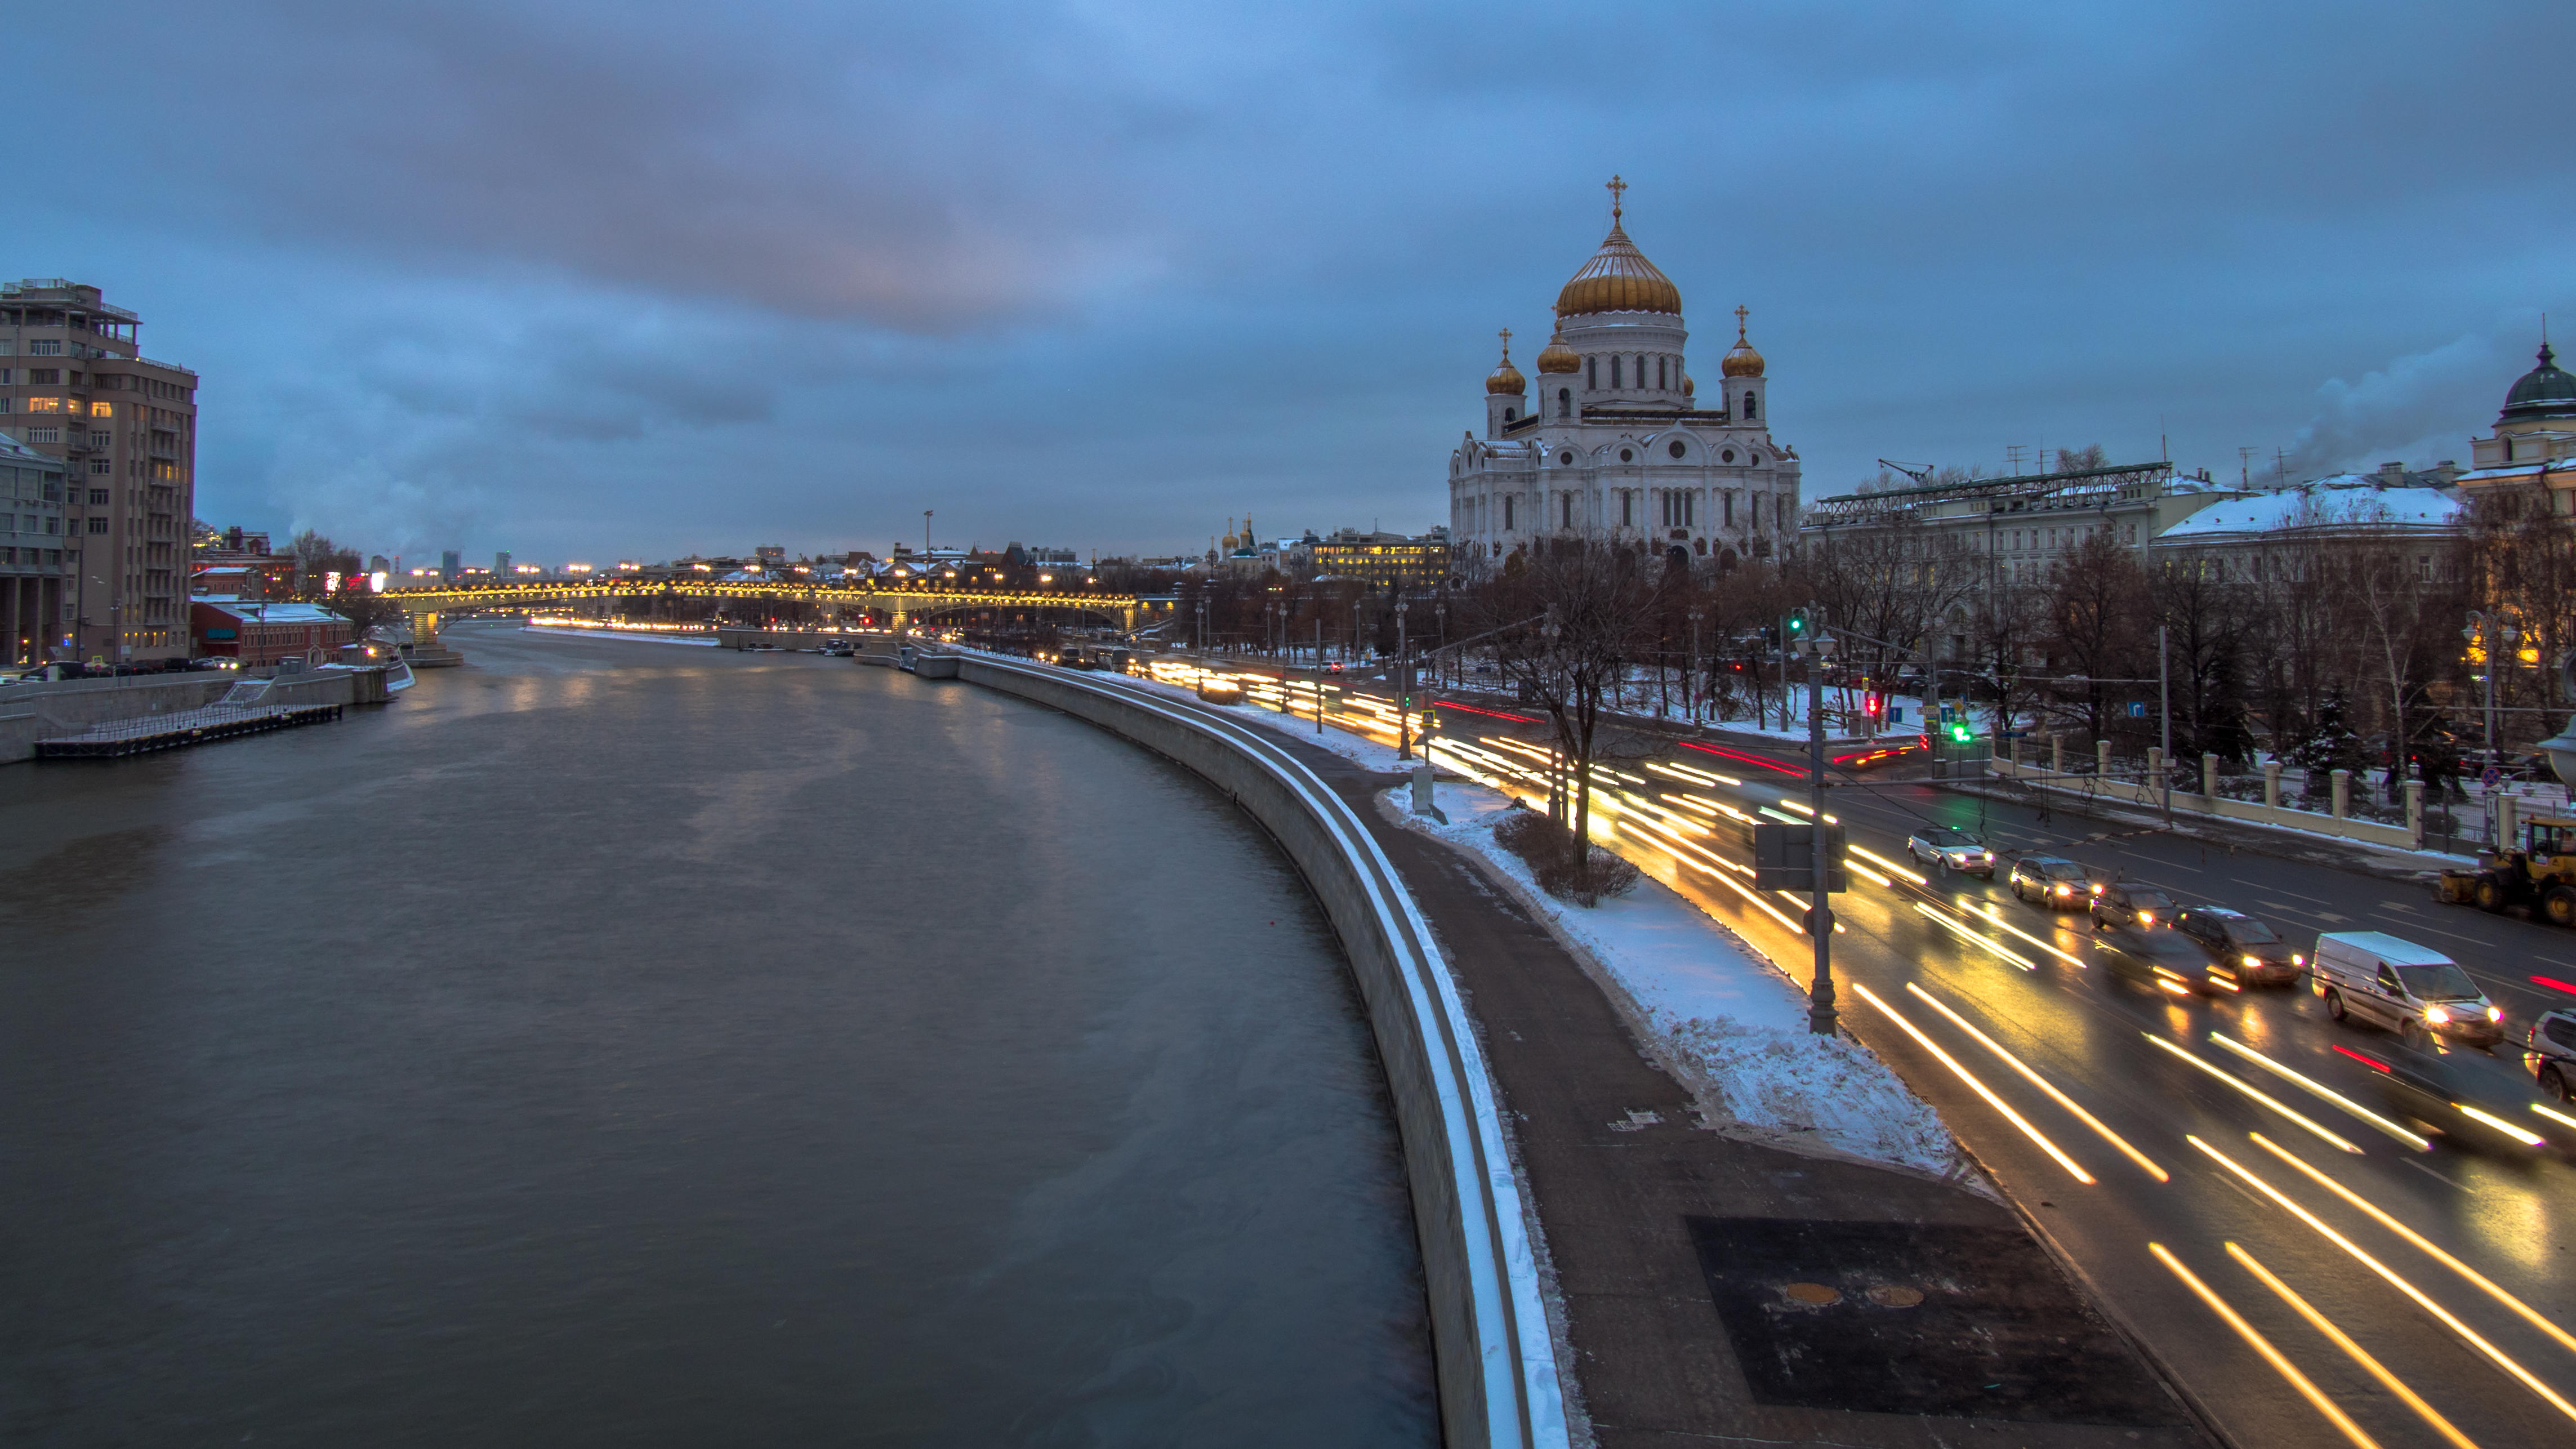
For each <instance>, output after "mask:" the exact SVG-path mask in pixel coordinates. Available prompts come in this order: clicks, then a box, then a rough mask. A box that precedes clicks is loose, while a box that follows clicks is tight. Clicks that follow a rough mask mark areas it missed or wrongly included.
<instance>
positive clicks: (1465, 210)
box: [0, 0, 2576, 563]
mask: <svg viewBox="0 0 2576 1449" xmlns="http://www.w3.org/2000/svg"><path fill="white" fill-rule="evenodd" d="M61 16H62V12H61V10H60V8H59V7H58V6H57V7H45V8H42V9H40V8H38V7H37V6H35V5H33V4H29V3H26V0H0V17H7V18H9V19H12V20H14V21H15V22H16V23H12V24H10V25H8V26H7V27H6V30H5V32H0V33H6V34H8V35H9V36H10V42H9V44H10V48H11V50H12V51H13V53H14V54H13V64H12V66H11V73H12V87H13V94H14V95H15V97H16V101H17V104H16V107H15V109H16V110H17V113H18V114H19V115H20V116H21V117H22V119H23V118H31V117H38V116H51V117H54V118H55V119H56V121H57V122H60V123H61V124H59V125H56V126H52V127H32V126H28V125H22V126H21V128H20V129H19V132H18V134H19V136H20V138H21V142H20V144H21V145H22V146H24V145H27V144H29V141H28V138H30V137H32V136H35V135H38V134H43V133H45V132H46V131H48V130H50V133H51V134H52V135H54V137H55V138H56V140H55V145H56V146H57V147H58V148H59V149H58V150H57V151H56V152H55V157H54V159H55V161H57V162H59V163H60V164H59V165H48V166H46V167H43V168H41V173H42V174H43V176H44V178H45V179H44V180H43V181H42V183H41V184H37V183H36V182H35V180H34V179H33V178H35V177H36V176H37V175H38V174H39V171H38V170H26V169H22V172H21V177H22V180H21V183H20V185H19V186H18V187H17V188H16V189H15V190H14V192H13V193H12V194H11V196H10V198H9V200H8V202H7V214H8V218H9V219H8V223H7V225H6V226H5V227H4V228H0V238H5V243H0V272H5V273H6V274H7V275H9V276H13V277H14V276H29V277H56V276H59V277H69V278H73V279H75V280H79V281H86V282H91V283H95V284H97V285H99V286H101V287H103V288H105V289H106V292H107V297H108V300H109V301H110V302H112V303H115V304H117V305H120V306H123V307H126V308H129V309H131V310H133V311H135V312H138V313H140V314H141V315H142V317H143V319H144V326H143V332H142V341H143V351H144V352H145V354H146V355H148V356H151V357H154V358H160V359H166V360H169V361H173V362H177V363H180V364H182V365H185V366H187V367H191V368H194V369H196V370H197V371H198V372H199V373H200V374H201V375H202V384H201V387H200V390H199V394H198V402H199V411H200V425H199V432H200V441H199V451H198V475H197V476H198V483H197V512H198V515H199V516H200V517H201V518H203V519H205V520H206V521H207V522H209V523H213V524H215V525H217V526H223V525H226V524H233V523H239V524H242V525H244V526H247V527H250V528H254V529H258V528H265V529H267V530H269V531H271V532H272V533H274V534H277V535H279V536H281V537H282V536H283V535H284V534H285V533H287V532H290V531H293V530H297V529H302V528H307V527H310V528H316V529H320V530H321V531H323V532H325V533H327V534H330V535H331V536H333V537H334V538H336V539H338V540H339V541H341V542H342V543H344V544H348V545H353V546H356V547H359V548H361V549H364V550H367V551H370V552H382V553H387V554H399V555H404V556H406V557H407V558H409V559H423V558H427V557H428V556H430V555H433V554H434V553H435V552H436V551H438V550H440V549H444V548H457V549H461V550H463V551H464V552H465V553H466V554H467V556H468V557H469V558H475V559H478V560H479V559H480V558H481V557H482V556H484V555H488V554H490V553H492V552H493V551H495V550H502V549H507V550H510V551H512V552H513V554H514V555H515V557H516V558H517V559H518V560H520V561H523V562H525V561H538V562H559V561H571V560H582V561H589V562H600V563H605V562H611V561H614V560H616V559H619V558H642V559H663V558H670V557H675V556H678V555H681V554H684V553H688V552H692V551H696V552H703V553H710V554H719V553H740V552H745V551H748V550H749V549H750V548H752V547H753V546H754V545H756V544H764V543H772V544H783V545H785V546H787V547H788V548H789V549H791V550H793V551H796V552H822V551H827V550H828V551H839V550H843V549H850V548H867V549H872V550H875V551H878V552H883V551H885V550H886V549H887V548H889V547H890V546H891V545H892V544H894V543H895V542H897V541H910V542H913V543H918V542H920V541H921V539H922V537H923V528H924V519H923V513H924V511H925V510H928V511H930V512H931V513H932V514H933V517H932V518H931V519H930V520H929V527H930V531H931V536H932V538H933V539H934V540H935V541H936V542H937V543H939V544H940V545H943V546H947V545H963V544H976V545H981V546H985V547H999V546H1001V545H1003V544H1005V543H1008V542H1013V541H1018V542H1025V543H1030V544H1046V545H1055V546H1061V547H1070V548H1075V549H1078V550H1081V551H1082V552H1084V553H1085V554H1090V553H1093V552H1095V551H1096V552H1101V553H1119V554H1155V553H1166V552H1178V551H1184V550H1187V551H1196V550H1198V549H1201V548H1204V547H1205V546H1206V543H1207V540H1208V539H1209V538H1210V536H1212V535H1215V534H1218V533H1221V532H1224V531H1225V530H1226V528H1227V526H1228V524H1229V522H1230V521H1232V520H1237V519H1240V518H1241V517H1243V516H1244V515H1246V514H1250V515H1251V516H1252V517H1253V518H1254V519H1255V520H1257V525H1258V528H1259V531H1260V532H1261V534H1262V535H1263V536H1265V537H1268V536H1276V535H1282V534H1294V533H1297V532H1302V531H1303V530H1305V529H1309V528H1312V529H1315V530H1318V531H1324V530H1329V529H1332V528H1336V527H1342V526H1356V527H1361V528H1367V527H1372V526H1380V527H1385V528H1390V529H1403V530H1405V531H1408V532H1410V531H1418V530H1420V529H1423V528H1426V527H1428V526H1430V525H1432V524H1434V523H1439V522H1444V521H1445V520H1446V516H1447V500H1446V479H1447V465H1448V454H1449V452H1450V450H1452V449H1453V448H1455V447H1456V446H1457V444H1458V442H1459V441H1460V438H1461V436H1462V434H1463V433H1464V432H1465V431H1466V430H1467V429H1470V428H1477V429H1481V427H1482V425H1483V417H1484V396H1483V379H1484V377H1485V375H1486V374H1487V373H1488V372H1489V371H1490V370H1491V369H1492V366H1493V363H1494V361H1495V349H1496V339H1495V332H1496V330H1497V329H1499V328H1503V327H1509V328H1511V329H1512V331H1513V333H1514V336H1515V346H1514V355H1515V357H1516V358H1518V359H1520V360H1521V361H1522V363H1523V364H1524V370H1526V367H1527V363H1528V360H1529V359H1530V358H1531V357H1533V356H1534V355H1535V354H1536V352H1537V349H1538V348H1539V346H1541V345H1543V344H1544V340H1545V336H1546V332H1547V327H1548V321H1549V308H1550V305H1551V304H1552V303H1553V301H1554V300H1555V295H1556V290H1557V288H1558V287H1559V286H1561V285H1562V284H1563V282H1564V281H1565V279H1566V278H1567V277H1568V276H1570V275H1571V274H1572V273H1573V271H1574V270H1575V269H1576V268H1577V267H1579V266H1580V265H1582V263H1583V262H1584V260H1585V259H1586V258H1587V257H1589V256H1590V255H1591V253H1592V251H1593V249H1594V248H1595V247H1596V246H1597V245H1598V244H1599V242H1600V239H1601V236H1602V233H1603V232H1604V231H1605V230H1606V228H1607V224H1608V219H1609V218H1608V209H1609V207H1608V201H1609V198H1608V194H1607V193H1606V192H1605V190H1604V189H1603V183H1604V182H1606V181H1607V180H1608V179H1609V178H1610V176H1611V175H1612V174H1613V173H1616V174H1618V175H1620V176H1622V177H1624V178H1625V180H1626V181H1627V182H1628V184H1629V187H1630V189H1629V191H1628V192H1627V227H1628V231H1629V233H1630V235H1631V236H1632V237H1633V238H1634V239H1635V240H1636V242H1637V244H1638V245H1639V247H1640V248H1642V249H1643V250H1644V251H1645V253H1646V255H1647V256H1649V257H1650V258H1652V259H1653V260H1654V261H1655V262H1656V264H1657V265H1658V266H1660V267H1661V268H1662V269H1663V270H1664V271H1665V272H1666V273H1667V274H1668V275H1670V276H1671V277H1672V278H1673V280H1674V281H1675V283H1676V284H1677V285H1678V286H1679V287H1680V289H1681V292H1682V297H1683V303H1684V307H1685V310H1686V313H1687V316H1688V318H1689V320H1690V322H1691V324H1692V327H1693V329H1694V332H1693V337H1694V344H1693V347H1692V351H1691V355H1692V357H1693V359H1694V364H1693V365H1694V373H1695V376H1697V377H1699V378H1701V379H1702V380H1703V381H1705V380H1707V379H1709V378H1711V377H1713V376H1714V374H1715V372H1716V362H1717V357H1718V355H1719V354H1720V353H1722V352H1723V351H1724V350H1725V348H1726V347H1727V346H1729V345H1731V344H1732V342H1733V340H1734V339H1733V337H1732V335H1731V332H1732V329H1731V327H1730V326H1729V325H1728V324H1730V323H1731V322H1732V321H1733V320H1734V319H1733V315H1732V314H1733V309H1734V308H1735V307H1736V306H1737V305H1739V304H1741V305H1743V306H1746V307H1748V308H1750V309H1751V329H1752V334H1751V335H1752V340H1753V341H1754V343H1755V345H1756V346H1757V347H1759V348H1760V349H1761V351H1762V352H1763V354H1764V355H1765V357H1766V358H1767V359H1768V361H1769V377H1770V382H1771V393H1770V400H1771V406H1772V409H1773V411H1774V419H1773V425H1774V427H1775V429H1776V432H1775V436H1776V437H1778V438H1779V439H1780V440H1781V441H1784V442H1787V443H1789V444H1791V445H1792V446H1794V447H1795V448H1796V449H1797V450H1798V452H1799V453H1800V455H1801V456H1802V458H1803V460H1804V468H1805V485H1804V486H1805V492H1806V495H1807V496H1808V497H1809V498H1810V499H1813V498H1820V497H1824V496H1828V495H1831V494H1836V493H1844V492H1849V491H1851V490H1852V489H1853V488H1854V487H1856V486H1858V485H1860V484H1862V483H1865V482H1867V481H1869V480H1870V479H1871V478H1872V477H1874V476H1875V475H1876V474H1877V472H1878V463H1877V461H1876V460H1878V459H1880V458H1891V459H1896V460H1899V461H1903V462H1908V463H1911V464H1927V463H1928V464H1934V465H1957V466H1962V467H1981V468H1983V469H1985V470H1986V471H1988V472H1999V471H2004V470H2005V467H2006V463H2007V458H2008V456H2009V455H2008V452H2007V450H2008V449H2010V448H2014V447H2019V448H2022V449H2024V450H2025V453H2024V456H2025V458H2027V457H2029V456H2031V455H2032V454H2035V453H2036V451H2037V450H2039V449H2043V448H2047V449H2055V448H2080V447H2083V446H2085V445H2088V444H2093V443H2099V444H2101V445H2103V446H2104V447H2105V448H2106V449H2108V450H2109V452H2110V454H2111V455H2112V456H2113V457H2114V458H2115V459H2119V460H2124V461H2125V460H2132V459H2152V458H2155V457H2158V456H2170V457H2171V458H2172V459H2173V460H2174V461H2175V462H2176V463H2177V464H2179V465H2181V466H2182V467H2184V468H2186V469H2197V468H2201V467H2206V468H2208V469H2210V471H2211V472H2212V473H2213V475H2216V476H2219V477H2222V478H2233V477H2237V476H2239V474H2240V470H2241V469H2243V468H2246V467H2249V466H2250V467H2251V469H2252V470H2253V471H2254V473H2255V474H2256V476H2257V477H2258V478H2259V477H2260V476H2261V475H2263V474H2266V473H2274V474H2276V475H2277V472H2278V471H2279V470H2280V469H2281V468H2282V467H2283V460H2286V472H2287V476H2289V477H2291V478H2294V479H2295V478H2300V477H2309V476H2315V475H2318V474H2321V473H2326V472H2331V471H2335V470H2338V469H2344V468H2356V467H2357V468H2369V467H2375V466H2376V465H2377V464H2379V463H2380V462H2382V461H2385V460H2391V459H2395V460H2400V461H2403V462H2405V463H2407V464H2408V465H2409V466H2429V465H2431V464H2433V463H2435V462H2438V461H2440V460H2442V459H2446V458H2456V459H2458V460H2460V461H2462V462H2463V463H2465V462H2466V461H2467V459H2468V457H2469V453H2468V439H2469V438H2470V437H2472V436H2474V435H2478V434H2482V433H2484V432H2485V431H2486V430H2487V429H2488V428H2489V427H2490V426H2491V425H2492V423H2493V421H2494V416H2495V411H2496V409H2497V407H2498V406H2500V404H2501V402H2502V399H2503V396H2504V392H2505V390H2506V389H2507V388H2508V387H2509V386H2511V384H2512V382H2513V380H2514V378H2516V377H2517V376H2519V375H2520V374H2521V373H2522V372H2523V371H2524V370H2526V369H2527V368H2529V367H2530V366H2531V355H2532V353H2533V351H2534V349H2535V347H2536V345H2537V341H2538V334H2539V328H2540V325H2541V323H2540V318H2541V315H2542V314H2543V313H2545V312H2556V313H2558V314H2560V315H2561V316H2562V317H2564V318H2565V319H2567V322H2568V326H2569V329H2570V332H2571V336H2576V267H2571V266H2570V264H2569V263H2570V260H2571V245H2572V243H2571V239H2576V225H2571V222H2576V185H2571V184H2570V183H2571V181H2576V174H2571V173H2576V147H2572V146H2570V145H2569V134H2570V129H2571V126H2576V119H2571V116H2570V113H2569V109H2568V107H2567V105H2566V102H2565V99H2564V97H2565V76H2566V74H2567V69H2568V66H2569V63H2570V59H2571V57H2576V6H2569V5H2566V4H2563V3H2555V4H2553V3H2543V0H2532V3H2524V4H2510V5H2508V4H2480V3H2474V0H2469V3H2460V0H2454V3H2450V4H2446V5H2444V6H2441V7H2431V6H2423V5H2391V4H2374V3H2367V0H2362V3H2340V4H2315V5H2310V4H2292V3H2272V4H2265V5H2259V6H2249V5H2244V4H2241V3H2239V4H2195V3H2187V0H2186V3H2167V4H2161V5H2154V6H2147V5H2097V6H2065V5H2039V4H2029V5H1988V4H1975V3H1961V4H1945V5H1934V6H1927V5H1923V4H1920V3H1911V4H1897V3H1884V4H1882V3H1857V0H1855V3H1844V4H1807V3H1798V0H1769V3H1764V4H1761V5H1747V4H1740V3H1701V4H1687V5H1669V6H1655V5H1619V4H1600V3H1592V4H1583V5H1575V4H1569V3H1562V0H1560V3H1556V4H1549V5H1520V4H1514V3H1503V0H1487V3H1478V4H1474V5H1446V6H1442V5H1408V4H1401V3H1393V4H1390V3H1384V0H1378V3H1368V4H1341V3H1336V0H1326V3H1314V0H1306V3H1300V4H1298V5H1293V6H1278V5H1272V6H1261V7H1230V6H1209V5H1204V4H1196V5H1182V4H1170V5H1159V4H1096V3H1075V4H1052V5H1050V4H1025V5H1021V4H986V3H978V0H965V3H954V0H952V3H948V4H943V5H939V6H920V5H911V4H906V5H876V4H869V3H849V0H839V3H822V0H734V3H729V4H725V5H722V6H716V5H704V4H693V5H692V4H673V3H657V0H624V3H617V4H609V3H604V0H603V3H587V0H554V3H546V0H517V3H510V4H497V3H486V0H442V3H439V4H436V5H426V4H411V3H403V0H376V3H371V4H368V5H364V6H352V5H347V4H345V3H319V0H310V3H307V0H226V3H225V4H222V5H178V4H165V3H158V0H146V3H138V4H130V5H120V6H116V7H112V8H107V9H102V10H101V11H99V12H96V13H95V14H87V13H85V14H84V15H83V17H82V20H81V22H80V23H79V24H63V23H60V21H61ZM22 154H23V153H22ZM2247 448H2250V449H2253V450H2255V451H2254V462H2253V463H2252V464H2251V465H2247V464H2245V463H2243V461H2242V457H2243V455H2242V454H2241V453H2240V450H2241V449H2247Z"/></svg>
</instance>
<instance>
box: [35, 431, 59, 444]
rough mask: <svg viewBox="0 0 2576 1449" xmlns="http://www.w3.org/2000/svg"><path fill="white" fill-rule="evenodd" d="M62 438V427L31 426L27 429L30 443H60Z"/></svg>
mask: <svg viewBox="0 0 2576 1449" xmlns="http://www.w3.org/2000/svg"><path fill="white" fill-rule="evenodd" d="M62 440H63V430H62V429H60V428H29V429H28V430H27V441H28V442H30V443H59V442H61V441H62Z"/></svg>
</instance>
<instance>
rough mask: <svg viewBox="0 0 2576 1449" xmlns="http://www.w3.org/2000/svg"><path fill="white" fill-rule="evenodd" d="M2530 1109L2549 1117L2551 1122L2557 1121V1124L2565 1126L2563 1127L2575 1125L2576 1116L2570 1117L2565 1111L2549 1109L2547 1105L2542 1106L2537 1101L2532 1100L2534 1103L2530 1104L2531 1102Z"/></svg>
mask: <svg viewBox="0 0 2576 1449" xmlns="http://www.w3.org/2000/svg"><path fill="white" fill-rule="evenodd" d="M2531 1110H2533V1111H2535V1112H2537V1113H2539V1114H2540V1115H2541V1116H2543V1117H2546V1118H2548V1119H2549V1120H2550V1121H2552V1122H2556V1123H2558V1124H2559V1125H2561V1126H2565V1127H2576V1117H2570V1116H2568V1115H2567V1114H2566V1113H2564V1112H2559V1111H2554V1110H2552V1109H2550V1108H2548V1107H2544V1106H2542V1105H2540V1104H2539V1103H2538V1102H2534V1103H2532V1104H2531Z"/></svg>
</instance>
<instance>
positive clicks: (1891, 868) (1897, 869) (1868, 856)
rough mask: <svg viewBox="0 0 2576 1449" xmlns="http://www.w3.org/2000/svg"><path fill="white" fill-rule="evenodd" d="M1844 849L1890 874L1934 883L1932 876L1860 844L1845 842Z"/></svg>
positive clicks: (1926, 884)
mask: <svg viewBox="0 0 2576 1449" xmlns="http://www.w3.org/2000/svg"><path fill="white" fill-rule="evenodd" d="M1826 818H1828V819H1831V818H1832V817H1830V816H1828V817H1826ZM1843 849H1844V850H1846V851H1848V852H1850V853H1851V854H1853V855H1857V856H1859V857H1860V858H1861V859H1863V860H1865V861H1868V862H1869V863H1870V864H1872V865H1874V866H1877V867H1878V868H1879V869H1880V870H1883V871H1886V872H1887V873H1888V874H1889V875H1901V876H1903V877H1905V878H1906V879H1907V880H1910V881H1912V882H1914V883H1915V884H1916V885H1919V886H1928V885H1930V884H1932V881H1931V878H1930V877H1928V876H1920V875H1916V874H1915V873H1914V872H1912V871H1910V870H1907V869H1906V868H1905V867H1903V866H1901V865H1898V864H1897V863H1896V862H1895V861H1892V860H1889V859H1888V858H1887V857H1886V856H1883V855H1880V854H1879V853H1878V852H1876V851H1872V850H1863V849H1862V848H1860V847H1859V846H1857V845H1853V844H1850V843H1848V842H1846V843H1845V844H1844V846H1843ZM1843 863H1844V864H1845V865H1849V864H1850V863H1851V862H1849V861H1845V862H1843ZM1881 884H1886V882H1883V881H1882V882H1881Z"/></svg>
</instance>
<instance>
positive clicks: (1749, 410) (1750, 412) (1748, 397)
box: [1744, 392, 1758, 418]
mask: <svg viewBox="0 0 2576 1449" xmlns="http://www.w3.org/2000/svg"><path fill="white" fill-rule="evenodd" d="M1744 415H1745V416H1746V417H1748V418H1750V417H1755V416H1758V414H1756V413H1755V412H1754V409H1753V394H1751V393H1749V392H1748V393H1746V394H1745V395H1744Z"/></svg>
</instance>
